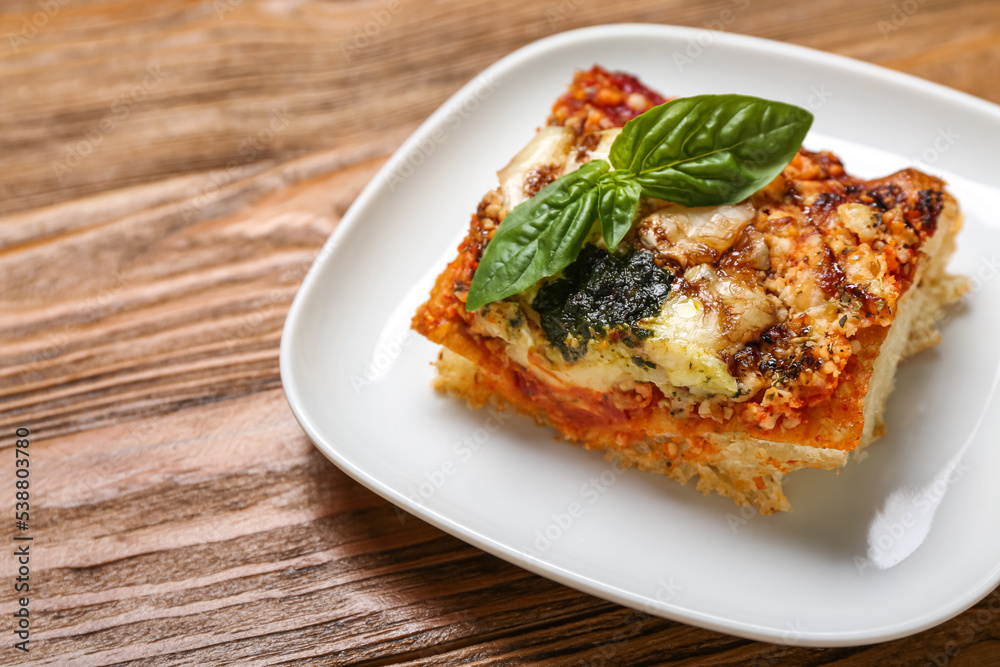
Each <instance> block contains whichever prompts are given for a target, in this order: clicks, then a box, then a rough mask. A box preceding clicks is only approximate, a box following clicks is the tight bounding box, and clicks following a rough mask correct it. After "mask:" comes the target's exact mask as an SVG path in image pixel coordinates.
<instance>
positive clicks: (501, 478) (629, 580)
mask: <svg viewBox="0 0 1000 667" xmlns="http://www.w3.org/2000/svg"><path fill="white" fill-rule="evenodd" d="M595 62H596V63H600V64H601V65H603V66H605V67H607V68H608V69H612V70H624V71H626V72H629V73H632V74H635V75H636V76H638V77H639V78H640V79H642V80H643V81H644V82H645V83H647V84H648V85H650V86H651V87H652V88H654V89H655V90H658V91H659V92H661V93H662V94H664V95H668V96H684V95H694V94H699V93H744V94H751V95H757V96H761V97H767V98H771V99H777V100H783V101H786V102H791V103H793V104H798V105H800V106H805V107H808V108H810V109H811V110H812V111H813V112H814V114H815V116H816V123H815V125H814V128H813V132H812V133H811V134H810V135H809V137H808V138H807V139H806V145H807V146H808V147H810V148H813V149H831V150H834V151H835V152H837V153H839V154H840V156H841V157H842V158H843V159H844V161H845V163H846V165H847V168H848V170H849V171H851V172H852V173H855V174H858V175H860V176H865V177H874V176H879V175H883V174H886V173H889V172H891V171H894V170H896V169H899V168H902V167H905V166H908V165H913V164H914V163H917V164H916V166H918V167H920V168H922V169H924V170H926V171H930V172H932V173H937V174H941V175H944V176H945V177H946V178H947V179H948V180H949V181H950V183H951V186H952V189H953V191H954V192H955V194H956V196H957V197H958V199H959V201H960V203H961V205H962V206H963V209H964V211H965V213H966V228H965V229H964V230H963V232H962V234H961V236H960V242H959V250H958V253H957V255H956V257H955V259H954V263H953V268H954V270H956V271H959V272H962V273H966V274H969V275H975V276H977V278H976V280H975V281H974V288H973V291H972V293H971V294H970V296H969V297H968V298H967V299H966V302H965V304H964V305H963V307H962V308H960V309H958V310H957V311H955V314H954V315H953V316H952V317H951V318H950V319H949V321H948V322H947V323H946V324H945V325H944V343H943V344H942V345H941V346H939V347H938V348H936V349H934V350H932V351H929V352H926V353H924V354H921V355H920V356H919V357H918V358H916V359H913V360H911V361H908V362H905V363H904V365H903V366H902V367H901V369H900V373H899V376H898V386H897V389H896V391H895V393H894V395H893V396H892V398H891V400H890V404H889V407H888V411H887V418H888V425H889V435H888V436H887V437H885V438H884V439H882V440H881V441H879V442H878V443H876V444H875V445H874V446H873V447H872V448H871V450H870V456H868V458H867V460H866V461H864V462H863V464H859V463H857V462H853V461H852V462H851V463H850V464H849V465H848V466H847V468H846V469H845V470H844V472H843V473H842V474H840V475H837V474H835V473H832V472H822V471H814V470H805V471H801V472H797V473H795V474H793V475H791V477H790V478H789V479H788V481H787V485H786V489H787V493H788V496H789V498H790V499H791V501H792V505H793V506H794V508H795V511H794V512H792V513H786V514H783V515H779V516H768V517H764V516H757V515H756V513H755V512H754V511H752V510H749V509H746V508H739V507H736V506H735V505H733V504H732V503H731V502H730V501H728V500H726V499H723V498H719V497H714V496H713V497H703V496H702V495H701V494H699V493H698V492H696V491H695V490H694V488H693V485H689V486H687V487H684V486H681V485H678V484H677V483H675V482H672V481H669V480H667V479H665V478H661V477H659V476H656V475H652V474H646V473H642V472H637V471H627V472H622V471H615V470H613V469H612V468H611V467H610V466H609V464H608V463H606V462H605V461H604V460H603V458H602V456H601V455H600V454H599V453H597V452H590V451H586V450H584V449H582V448H579V447H573V446H570V445H568V444H566V443H562V442H556V441H554V439H553V435H554V432H553V431H551V430H550V429H541V428H537V427H536V426H534V424H533V423H531V422H529V421H528V420H527V419H524V418H521V417H510V418H505V417H504V416H499V417H498V416H497V415H493V414H490V413H488V412H485V411H483V412H474V411H470V410H468V409H467V408H466V407H465V406H464V405H462V404H461V403H460V402H458V401H456V400H453V399H450V398H446V397H442V396H440V395H437V394H436V393H435V392H433V391H432V390H431V388H430V383H431V379H432V377H433V373H434V371H433V368H432V367H431V366H430V362H431V361H432V360H433V359H434V358H435V356H436V353H437V347H436V346H435V345H432V344H431V343H429V342H427V341H426V340H424V339H422V338H421V337H419V336H418V335H416V334H414V333H412V332H410V331H409V329H408V326H409V321H410V317H411V316H412V314H413V312H414V310H415V309H416V307H417V305H418V304H419V303H421V302H422V301H423V300H424V299H425V298H426V296H427V294H428V292H429V290H430V287H431V283H432V281H433V278H434V276H435V275H436V274H437V273H438V272H439V271H440V269H441V268H442V267H443V265H444V263H445V262H446V261H447V260H448V259H450V258H451V257H452V256H453V255H454V253H455V247H456V245H457V242H458V240H459V239H460V238H461V236H462V235H463V234H464V232H465V229H466V227H467V224H468V220H469V216H470V214H471V213H472V212H473V211H474V210H475V207H476V204H477V203H478V201H479V199H480V197H481V196H482V195H483V194H484V193H485V192H486V191H487V190H489V189H491V188H492V187H494V186H495V183H496V175H495V172H496V170H497V169H498V168H500V167H502V166H503V165H504V164H506V162H507V161H508V160H509V159H510V158H511V157H512V156H513V155H514V153H515V152H517V150H518V149H519V148H520V147H521V146H522V145H524V143H526V141H527V140H528V139H529V138H530V137H531V135H532V133H533V132H534V131H535V129H536V128H537V127H538V126H539V125H540V124H542V123H543V122H544V119H545V117H546V115H547V113H548V110H549V108H550V107H551V105H552V103H553V101H554V100H555V98H556V96H558V95H559V94H560V93H561V92H562V91H563V90H564V86H565V84H566V83H568V82H569V81H570V79H571V78H572V75H573V71H574V70H575V69H577V68H589V67H590V66H591V65H592V64H593V63H595ZM998 147H1000V109H998V107H996V106H994V105H992V104H989V103H987V102H984V101H982V100H978V99H976V98H973V97H970V96H968V95H965V94H962V93H959V92H956V91H953V90H949V89H947V88H944V87H941V86H938V85H934V84H931V83H927V82H924V81H921V80H918V79H915V78H912V77H909V76H905V75H902V74H898V73H894V72H890V71H887V70H884V69H881V68H878V67H874V66H872V65H867V64H863V63H859V62H855V61H852V60H848V59H845V58H842V57H838V56H832V55H828V54H824V53H819V52H816V51H812V50H808V49H803V48H799V47H794V46H789V45H785V44H780V43H775V42H769V41H764V40H760V39H753V38H748V37H742V36H736V35H728V34H719V33H711V32H708V31H704V30H693V29H687V28H677V27H670V26H655V25H611V26H603V27H597V28H588V29H584V30H577V31H573V32H568V33H563V34H560V35H556V36H554V37H550V38H547V39H544V40H542V41H539V42H536V43H534V44H531V45H529V46H527V47H525V48H523V49H521V50H519V51H517V52H515V53H513V54H511V55H510V56H507V57H506V58H504V59H503V60H501V61H499V62H498V63H496V64H495V65H493V66H492V67H490V68H489V69H488V70H486V71H485V72H484V73H483V74H482V75H481V76H479V77H478V78H477V79H476V80H474V81H472V82H470V83H469V84H468V85H466V86H465V87H464V88H462V90H460V91H459V92H458V93H456V94H455V95H454V97H452V98H451V99H450V100H448V102H447V103H446V104H445V105H444V106H443V107H442V108H441V109H439V110H438V111H437V112H435V113H434V115H432V116H431V117H430V119H428V120H427V122H426V123H424V124H423V125H422V126H421V127H420V129H419V130H417V132H416V133H415V134H414V135H413V136H412V137H411V138H410V139H409V140H408V141H407V142H406V143H405V144H404V145H403V146H402V148H400V149H399V151H398V152H397V153H396V154H395V155H394V156H393V158H392V159H391V160H390V161H389V162H388V163H387V164H386V165H385V167H384V168H383V169H382V171H381V172H379V174H378V175H377V176H376V177H375V179H374V180H373V181H372V182H371V184H369V186H368V187H367V189H365V191H364V192H363V193H362V194H361V196H360V197H358V199H357V201H356V202H355V203H354V205H353V206H352V208H351V210H350V211H349V212H348V213H347V215H346V216H345V217H344V220H343V221H342V222H341V223H340V226H339V227H338V229H337V230H336V233H334V234H333V236H332V237H331V238H330V241H329V242H328V244H327V246H326V247H325V248H324V250H323V252H322V253H321V255H320V257H319V259H318V260H317V261H316V263H315V265H314V266H313V268H312V270H311V271H310V272H309V275H308V276H307V278H306V279H305V282H304V283H303V285H302V289H301V290H300V291H299V293H298V295H297V297H296V299H295V302H294V304H293V305H292V308H291V312H290V313H289V316H288V320H287V322H286V324H285V330H284V334H283V336H282V340H281V375H282V380H283V383H284V387H285V392H286V394H287V396H288V400H289V403H290V404H291V407H292V409H293V411H294V412H295V415H296V417H297V418H298V420H299V421H300V422H301V424H302V427H303V428H304V429H305V430H306V432H307V433H308V434H309V436H310V437H311V438H312V440H313V441H314V442H315V443H316V446H317V447H319V449H320V450H321V451H322V452H323V453H324V454H325V455H326V456H327V457H329V458H330V460H331V461H333V462H334V463H335V464H337V465H338V466H339V467H340V468H342V469H343V470H344V471H345V472H347V473H348V474H349V475H351V476H352V477H354V478H355V479H356V480H358V481H359V482H361V483H362V484H364V485H365V486H367V487H368V488H370V489H372V490H373V491H375V492H376V493H379V494H380V495H382V496H383V497H385V498H387V499H389V500H390V501H392V502H394V503H396V504H397V505H399V506H401V507H403V508H405V509H406V510H408V511H409V512H411V513H413V514H415V515H416V516H418V517H420V518H422V519H424V520H425V521H428V522H430V523H432V524H434V525H435V526H438V527H439V528H441V529H443V530H445V531H447V532H449V533H451V534H453V535H455V536H457V537H459V538H461V539H463V540H465V541H467V542H469V543H471V544H474V545H476V546H477V547H479V548H481V549H484V550H486V551H488V552H490V553H493V554H495V555H497V556H500V557H501V558H504V559H506V560H508V561H511V562H513V563H516V564H518V565H520V566H522V567H524V568H526V569H528V570H531V571H532V572H536V573H538V574H541V575H543V576H546V577H549V578H551V579H554V580H556V581H559V582H562V583H564V584H566V585H568V586H572V587H574V588H577V589H579V590H582V591H586V592H588V593H592V594H594V595H597V596H600V597H603V598H606V599H608V600H613V601H615V602H619V603H621V604H624V605H628V606H631V607H635V608H638V609H642V610H644V611H646V612H648V613H652V614H658V615H661V616H664V617H667V618H671V619H675V620H679V621H684V622H686V623H692V624H695V625H699V626H703V627H706V628H711V629H714V630H720V631H723V632H728V633H732V634H735V635H740V636H744V637H749V638H753V639H760V640H765V641H772V642H785V643H790V644H791V643H797V644H801V645H816V646H834V645H852V644H862V643H870V642H876V641H883V640H888V639H892V638H895V637H900V636H903V635H907V634H911V633H914V632H918V631H920V630H922V629H924V628H927V627H930V626H932V625H935V624H937V623H939V622H941V621H943V620H945V619H947V618H949V617H951V616H954V615H955V614H958V613H959V612H961V611H962V610H964V609H966V608H967V607H969V606H970V605H972V604H974V603H975V602H976V601H977V600H979V599H980V598H982V597H983V596H984V595H986V594H987V593H988V592H990V591H991V590H992V589H993V588H994V587H995V586H997V584H998V582H1000V530H998V529H997V527H998V526H1000V484H997V483H996V480H997V478H998V475H1000V436H998V433H1000V400H998V396H997V391H996V389H997V384H998V379H1000V354H998V352H1000V345H998V343H997V335H998V334H997V332H998V331H1000V281H997V280H994V278H995V277H996V276H997V275H998V274H1000V265H998V263H997V262H998V258H1000V226H998V221H997V219H996V217H995V211H997V210H998V209H1000V192H998V191H997V190H995V189H993V188H992V187H989V186H987V185H983V184H982V183H996V182H997V176H998V167H997V164H998V163H997V160H996V151H997V148H998Z"/></svg>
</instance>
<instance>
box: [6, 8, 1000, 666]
mask: <svg viewBox="0 0 1000 667" xmlns="http://www.w3.org/2000/svg"><path fill="white" fill-rule="evenodd" d="M725 10H730V11H731V12H732V14H723V12H724V11H725ZM720 17H726V18H729V17H731V20H730V21H729V23H728V25H727V29H728V30H730V31H734V32H741V33H747V34H752V35H759V36H763V37H769V38H772V39H778V40H785V41H789V42H794V43H798V44H804V45H808V46H812V47H816V48H819V49H823V50H826V51H832V52H836V53H841V54H845V55H848V56H853V57H855V58H860V59H862V60H867V61H870V62H874V63H878V64H881V65H884V66H887V67H891V68H895V69H898V70H902V71H905V72H910V73H913V74H916V75H918V76H922V77H925V78H928V79H931V80H934V81H938V82H941V83H944V84H947V85H950V86H953V87H955V88H958V89H960V90H964V91H967V92H970V93H973V94H975V95H979V96H981V97H983V98H986V99H988V100H992V101H994V102H1000V77H998V75H1000V3H997V2H995V0H980V1H960V0H926V1H924V0H906V1H905V2H903V1H900V2H888V1H885V2H871V1H869V0H849V1H848V0H816V1H813V2H808V3H804V2H803V3H791V2H787V1H778V0H735V1H734V0H716V1H713V2H705V3H697V4H696V3H692V2H683V1H682V0H669V1H656V2H654V1H650V0H642V1H638V2H630V3H608V2H596V1H595V0H506V1H504V2H496V1H495V0H473V1H469V2H462V1H460V0H428V1H419V0H398V1H397V0H391V1H385V0H372V1H370V2H366V1H346V0H344V1H337V0H331V1H328V2H310V1H307V0H215V1H214V2H211V1H205V2H196V1H193V0H158V1H157V2H141V1H139V0H4V2H3V4H2V6H0V36H2V37H3V39H2V41H0V54H2V57H0V287H2V297H0V434H2V435H0V444H2V447H3V457H2V459H3V461H4V462H5V463H4V464H3V466H2V469H3V470H2V471H0V475H3V476H4V478H5V480H4V481H3V482H2V484H0V486H2V492H0V508H8V507H11V506H12V503H13V493H14V489H13V459H14V454H13V449H12V447H13V439H14V431H15V429H16V428H18V427H26V428H29V429H30V430H31V432H32V438H33V444H32V446H31V449H30V452H31V456H32V459H31V461H32V466H31V475H32V476H31V484H32V487H31V492H32V500H31V502H32V503H33V505H32V517H31V518H32V522H31V531H30V532H31V534H32V535H33V536H34V537H35V541H34V542H33V543H32V554H33V557H32V561H31V568H32V569H31V586H32V588H31V595H32V598H31V606H30V609H31V614H32V616H31V618H32V635H31V644H30V646H31V651H30V653H29V654H21V653H20V652H17V651H15V650H14V649H13V648H12V646H11V645H12V644H13V641H14V638H13V635H11V634H10V630H11V628H12V621H11V619H12V616H11V615H10V614H11V612H12V611H13V610H14V608H15V607H14V604H15V598H16V597H17V596H16V594H15V593H14V591H13V586H12V582H13V577H14V573H15V568H16V566H15V563H14V560H13V558H12V557H10V556H3V557H0V582H2V583H0V591H2V593H0V618H3V619H6V620H3V621H0V637H3V640H2V642H0V663H4V664H15V663H28V662H30V663H31V664H66V663H72V664H80V665H89V664H107V663H124V662H132V663H135V664H151V665H152V664H205V663H214V662H238V663H243V664H255V663H274V662H289V663H293V662H299V661H306V660H309V659H314V658H317V657H319V658H322V661H323V662H324V663H328V664H365V665H384V664H390V663H391V664H395V663H404V664H424V663H427V662H450V663H468V664H498V663H503V664H515V663H520V662H529V661H543V660H544V661H547V662H551V663H552V664H557V665H559V664H561V665H578V664H584V665H613V664H629V665H651V664H695V663H701V664H723V663H731V662H735V663H750V664H759V665H771V664H781V663H787V664H832V663H836V664H852V665H853V664H869V663H879V664H885V665H897V664H899V665H902V664H936V665H944V664H953V665H975V664H1000V611H998V610H1000V591H995V592H994V593H993V594H991V595H990V596H989V597H987V598H986V599H985V600H984V601H983V602H981V603H980V604H979V605H977V606H976V607H975V608H973V609H971V610H969V611H967V612H966V613H964V614H962V615H961V616H959V617H958V618H956V619H954V620H951V621H949V622H947V623H944V624H942V625H941V626H939V627H937V628H934V629H932V630H929V631H927V632H924V633H923V634H920V635H918V636H915V637H911V638H908V639H903V640H899V641H894V642H891V643H888V644H883V645H877V646H873V647H859V648H840V649H806V648H802V647H796V646H794V645H768V644H761V643H756V642H752V641H747V640H743V639H738V638H734V637H730V636H726V635H722V634H719V633H715V632H709V631H706V630H701V629H697V628H693V627H689V626H685V625H682V624H678V623H672V622H668V621H665V620H661V619H657V618H652V617H647V616H643V615H641V614H639V613H637V612H633V611H630V610H628V609H625V608H622V607H619V606H617V605H614V604H610V603H607V602H603V601H601V600H598V599H595V598H592V597H589V596H587V595H583V594H581V593H577V592H575V591H573V590H570V589H568V588H565V587H563V586H560V585H557V584H555V583H551V582H549V581H547V580H545V579H541V578H539V577H536V576H534V575H531V574H528V573H527V572H525V571H523V570H521V569H519V568H517V567H514V566H512V565H508V564H506V563H504V562H502V561H500V560H498V559H496V558H493V557H492V556H489V555H486V554H484V553H482V552H480V551H478V550H476V549H474V548H471V547H469V546H466V545H465V544H463V543H462V542H460V541H459V540H457V539H454V538H452V537H450V536H448V535H445V534H443V533H441V532H440V531H438V530H436V529H434V528H432V527H430V526H428V525H426V524H424V523H422V522H421V521H419V520H417V519H415V518H413V517H410V516H408V515H406V514H404V513H402V512H401V511H399V510H396V509H395V508H394V507H393V506H392V505H390V504H388V503H387V502H385V501H384V500H382V499H381V498H379V497H377V496H375V495H374V494H372V493H370V492H369V491H367V490H365V489H364V488H362V487H361V486H359V485H358V484H356V483H354V482H353V481H352V480H350V479H348V478H347V477H346V476H345V475H344V474H342V473H341V472H339V471H338V470H337V469H336V468H335V467H333V466H332V465H331V464H329V463H328V462H327V461H326V460H325V459H324V458H323V457H322V456H321V455H320V454H319V453H317V451H316V450H315V449H314V448H313V447H312V445H311V444H310V443H309V441H308V440H307V439H306V437H305V435H304V434H303V433H302V431H301V430H300V429H299V427H298V426H297V424H296V422H295V420H294V419H293V417H292V415H291V412H290V411H289V409H288V406H287V404H286V402H285V398H284V395H283V394H282V390H281V383H280V379H279V375H278V340H279V336H280V333H281V327H282V323H283V321H284V318H285V314H286V312H287V309H288V306H289V304H290V302H291V300H292V297H293V295H294V294H295V290H296V288H297V287H298V285H299V283H300V281H301V279H302V277H303V276H304V275H305V272H306V270H307V269H308V267H309V265H310V263H311V261H312V259H313V257H314V256H315V255H316V253H317V252H318V250H319V248H320V246H321V244H322V243H323V241H324V240H325V239H326V238H327V236H328V235H329V234H330V232H331V231H332V230H333V229H334V227H335V226H336V225H337V222H338V220H339V219H340V218H341V216H342V215H343V213H344V211H345V210H346V209H347V207H348V206H349V205H350V204H351V201H352V200H353V199H354V197H355V196H356V195H357V194H358V192H359V191H360V189H361V188H362V187H363V186H364V185H365V183H366V182H367V181H368V180H369V179H370V178H371V177H372V176H373V175H374V173H375V172H376V170H377V169H378V168H379V166H380V165H381V164H382V163H383V161H384V160H385V159H386V158H387V157H388V156H389V155H390V154H391V153H392V151H393V150H394V149H395V148H396V147H397V146H398V145H399V144H400V143H401V142H402V140H403V139H404V138H405V137H406V136H407V135H408V134H409V133H410V132H411V131H412V130H413V129H414V128H416V126H417V125H418V124H419V123H420V122H421V121H422V120H423V119H424V118H426V117H427V116H428V115H429V114H430V113H431V111H432V110H433V109H435V108H436V107H437V106H438V105H439V104H440V103H441V102H442V101H443V100H445V99H446V98H447V97H448V96H449V95H450V94H451V93H453V92H454V91H455V90H457V89H458V88H459V86H460V85H462V84H463V83H464V82H466V81H467V80H469V79H471V78H472V77H473V76H475V75H476V74H477V73H478V72H479V71H480V70H482V69H483V68H484V67H486V66H487V65H489V64H490V63H492V62H494V61H495V60H497V59H498V58H500V57H502V56H503V55H505V54H507V53H509V52H510V51H512V50H513V49H515V48H517V47H519V46H522V45H524V44H526V43H528V42H531V41H533V40H535V39H538V38H540V37H543V36H545V35H547V34H550V33H553V32H557V31H561V30H566V29H570V28H576V27H580V26H584V25H591V24H598V23H607V22H620V21H646V22H660V23H673V24H681V25H690V26H697V27H704V26H705V25H706V23H705V22H706V21H714V20H717V19H719V18H720ZM379 21H381V23H383V24H385V25H381V24H380V23H379ZM373 22H375V23H373ZM880 22H882V23H880ZM371 25H376V26H378V28H377V30H372V32H374V34H373V35H371V36H370V37H367V38H361V37H358V31H364V30H365V28H366V26H369V27H370V26H371ZM880 26H881V27H880ZM890 27H891V28H898V29H893V30H891V31H890V30H889V28H890ZM584 64H589V63H584ZM3 511H7V510H3ZM6 525H9V526H12V525H13V520H12V519H11V520H10V524H6ZM14 532H16V531H14V529H13V528H12V527H11V528H10V529H9V530H5V533H4V534H6V535H8V539H9V537H10V535H11V534H12V533H14ZM8 551H13V549H12V548H11V549H8V547H3V553H5V554H6V553H7V552H8ZM943 566H952V565H951V564H943ZM955 566H959V565H957V564H956V565H955Z"/></svg>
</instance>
